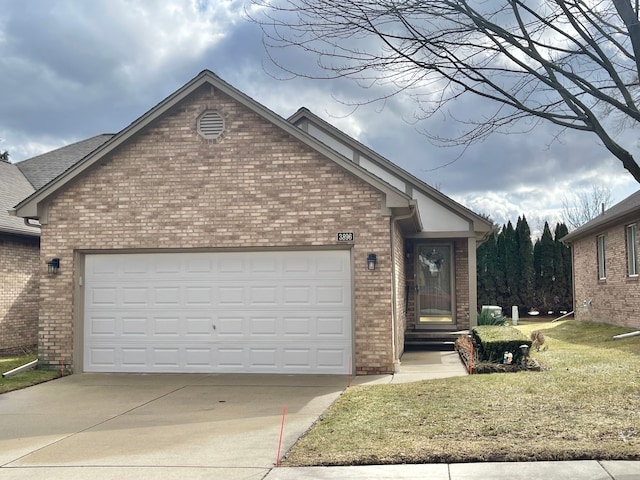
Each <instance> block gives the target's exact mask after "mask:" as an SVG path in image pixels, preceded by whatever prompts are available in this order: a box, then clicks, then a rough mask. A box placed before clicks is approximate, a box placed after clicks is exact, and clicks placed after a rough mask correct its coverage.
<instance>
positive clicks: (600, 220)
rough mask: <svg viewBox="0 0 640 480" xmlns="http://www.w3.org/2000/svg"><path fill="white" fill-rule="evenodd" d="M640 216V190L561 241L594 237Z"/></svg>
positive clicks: (568, 241) (566, 241) (567, 241)
mask: <svg viewBox="0 0 640 480" xmlns="http://www.w3.org/2000/svg"><path fill="white" fill-rule="evenodd" d="M639 214H640V190H638V191H637V192H636V193H633V194H631V195H629V196H628V197H627V198H625V199H624V200H622V201H621V202H618V203H616V204H615V205H614V206H613V207H611V208H609V209H608V210H605V212H604V213H602V214H600V215H598V216H597V217H596V218H594V219H592V220H589V221H588V222H587V223H585V224H584V225H582V226H581V227H578V228H576V229H575V230H574V231H573V232H571V233H569V234H568V235H565V236H564V237H562V238H561V239H560V240H561V241H563V242H564V243H571V242H573V241H575V240H577V239H579V238H582V237H584V236H586V235H594V234H597V233H600V232H601V231H603V230H606V229H607V228H608V227H611V226H612V225H616V224H619V223H622V222H624V221H625V220H627V219H628V218H629V217H633V218H637V217H638V215H639Z"/></svg>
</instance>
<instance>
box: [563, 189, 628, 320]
mask: <svg viewBox="0 0 640 480" xmlns="http://www.w3.org/2000/svg"><path fill="white" fill-rule="evenodd" d="M638 227H640V191H638V192H636V193H634V194H633V195H631V196H629V197H627V198H626V199H624V200H623V201H621V202H620V203H618V204H616V205H614V206H613V207H611V208H610V209H608V210H606V211H605V212H604V213H603V214H601V215H599V216H598V217H596V218H594V219H593V220H591V221H589V222H587V223H586V224H585V225H583V226H582V227H580V228H578V229H576V230H574V231H573V232H571V233H569V234H568V235H566V236H565V237H564V238H563V239H562V241H563V242H564V243H567V244H570V245H571V251H572V256H573V298H574V299H575V307H574V312H575V313H574V314H575V318H576V319H577V320H585V321H594V322H604V323H611V324H615V325H620V326H624V327H629V328H635V329H640V317H639V316H638V311H640V285H639V284H638V279H639V277H638V274H639V273H640V271H639V266H638V234H639V230H638Z"/></svg>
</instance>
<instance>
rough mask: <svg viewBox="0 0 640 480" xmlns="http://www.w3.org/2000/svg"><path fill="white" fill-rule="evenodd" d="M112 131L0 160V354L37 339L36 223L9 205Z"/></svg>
mask: <svg viewBox="0 0 640 480" xmlns="http://www.w3.org/2000/svg"><path fill="white" fill-rule="evenodd" d="M109 138H111V135H98V136H96V137H93V138H90V139H87V140H84V141H82V142H78V143H74V144H71V145H67V146H66V147H62V148H59V149H57V150H54V151H52V152H49V153H46V154H43V155H38V156H37V157H33V158H31V159H29V160H24V161H22V162H18V163H16V164H13V163H9V162H8V161H6V162H5V161H0V285H1V289H0V355H4V354H13V353H20V352H23V351H30V350H33V349H34V348H35V346H36V345H37V343H38V311H39V283H40V271H41V265H42V264H41V263H40V228H39V224H38V223H37V222H25V220H24V219H22V218H17V217H15V216H11V215H9V210H11V209H13V207H14V206H15V205H16V204H17V203H18V202H20V201H21V200H23V199H24V198H25V197H27V196H29V195H31V194H32V193H33V192H34V191H35V190H37V189H39V188H41V187H43V186H44V185H45V184H47V183H48V182H49V181H50V180H52V179H53V178H55V177H56V176H58V175H59V174H61V173H62V172H64V171H65V170H66V169H67V168H68V167H69V166H71V165H73V164H74V163H76V162H78V161H79V160H80V159H82V158H83V157H84V156H85V155H87V154H88V153H89V152H91V151H92V150H94V149H95V148H96V147H97V146H98V145H100V144H102V143H104V142H105V141H106V140H108V139H109Z"/></svg>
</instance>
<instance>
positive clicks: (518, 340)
mask: <svg viewBox="0 0 640 480" xmlns="http://www.w3.org/2000/svg"><path fill="white" fill-rule="evenodd" d="M471 332H472V334H473V339H474V341H475V343H476V344H477V345H480V354H481V356H482V361H485V362H496V363H502V359H503V356H504V353H505V352H511V353H512V354H513V360H512V363H515V364H518V363H520V362H521V361H522V351H521V350H520V345H528V346H529V348H531V340H529V339H528V338H527V337H526V336H525V334H524V333H522V332H521V331H520V330H518V329H516V328H513V327H508V326H492V325H482V326H478V327H474V328H473V330H472V331H471Z"/></svg>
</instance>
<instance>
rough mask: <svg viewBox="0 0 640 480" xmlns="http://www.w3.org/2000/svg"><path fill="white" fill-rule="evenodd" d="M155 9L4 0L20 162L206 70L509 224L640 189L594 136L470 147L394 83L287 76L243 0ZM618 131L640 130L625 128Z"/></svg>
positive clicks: (2, 115) (127, 113) (6, 95)
mask: <svg viewBox="0 0 640 480" xmlns="http://www.w3.org/2000/svg"><path fill="white" fill-rule="evenodd" d="M158 5H159V4H158V3H157V2H153V1H139V2H135V3H131V2H126V1H124V0H108V1H105V0H101V1H98V0H93V1H91V2H76V1H71V0H58V1H56V2H49V1H45V0H33V1H29V2H14V1H9V0H0V68H1V69H2V72H3V75H2V76H0V92H1V93H0V139H2V143H0V150H5V149H6V150H9V151H10V153H11V154H12V158H13V159H14V160H21V159H24V158H28V157H30V156H33V155H36V154H39V153H42V152H43V151H46V150H49V149H52V148H57V147H59V146H61V145H63V144H66V143H69V142H72V141H77V140H80V139H83V138H87V137H90V136H93V135H96V134H99V133H107V132H110V133H113V132H117V131H119V130H120V129H122V128H124V127H125V126H127V125H128V124H129V123H130V122H132V121H133V120H135V119H136V118H137V117H138V116H140V115H142V114H143V113H144V112H145V111H147V110H148V109H150V108H152V107H153V106H154V105H155V104H157V103H158V102H159V101H161V100H162V99H163V98H165V97H166V96H167V95H169V94H170V93H172V92H173V91H174V90H176V89H177V88H179V87H180V86H182V85H183V84H184V83H185V82H187V81H188V80H189V79H191V78H193V77H194V76H195V75H197V73H198V72H200V71H201V70H203V69H205V68H207V69H211V70H213V71H214V72H216V73H217V74H219V75H220V76H221V77H222V78H223V79H225V80H226V81H228V82H229V83H231V84H232V85H234V86H236V87H237V88H239V89H240V90H242V91H244V92H245V93H247V94H248V95H250V96H251V97H253V98H254V99H255V100H257V101H259V102H261V103H263V104H264V105H266V106H267V107H269V108H271V109H272V110H274V111H275V112H276V113H278V114H280V115H282V116H285V117H286V116H288V115H291V114H292V113H293V112H295V110H297V109H298V108H299V107H301V106H306V107H308V108H309V109H311V110H312V111H314V112H315V113H316V114H318V115H320V116H321V117H323V118H325V119H326V120H328V121H329V122H330V123H332V124H334V125H335V126H337V127H338V128H341V129H342V130H344V131H345V132H347V133H348V134H350V135H352V136H354V137H355V138H357V139H358V140H360V141H362V142H363V143H365V144H366V145H368V146H370V147H371V148H373V149H374V150H376V151H378V152H379V153H380V154H382V155H384V156H385V157H387V158H388V159H389V160H391V161H393V162H395V163H397V164H398V165H400V166H401V167H403V168H405V169H406V170H408V171H409V172H410V173H412V174H414V175H415V176H417V177H419V178H420V179H422V180H424V181H426V182H427V183H429V184H431V185H434V186H438V187H439V188H441V190H442V191H443V193H445V194H448V195H450V196H452V197H453V198H455V199H456V200H458V201H461V202H462V203H464V204H466V205H467V206H469V207H471V208H473V209H475V210H477V211H480V212H483V213H487V214H490V215H492V217H493V218H494V219H495V220H496V221H498V222H499V223H505V222H506V221H507V220H508V219H511V220H512V221H515V220H516V218H517V216H518V215H520V214H522V213H525V214H526V215H527V218H530V219H532V218H536V217H540V218H544V217H547V218H549V219H550V220H552V221H553V219H552V218H553V217H555V216H557V215H558V210H559V208H560V207H561V200H562V197H563V195H567V196H570V195H572V194H573V192H575V191H579V190H580V189H586V190H588V189H590V187H591V185H592V184H593V183H596V182H600V183H602V184H605V185H606V186H609V187H610V188H611V189H612V191H613V192H614V196H615V197H616V199H617V200H621V199H622V198H623V197H624V196H626V195H628V194H630V193H632V192H633V191H635V190H636V189H637V184H636V183H635V182H634V181H632V179H631V177H630V175H628V174H627V173H626V172H625V171H624V170H623V169H622V166H621V164H620V162H619V161H617V160H615V159H613V158H612V156H611V155H610V154H608V152H607V151H606V150H605V149H604V147H602V146H601V145H598V143H597V141H596V140H595V137H594V136H592V135H589V134H582V133H579V132H570V131H566V132H559V131H558V130H557V129H555V128H554V127H553V126H551V125H549V124H544V123H542V124H540V125H538V126H537V127H536V128H535V129H533V130H532V131H530V132H527V133H522V134H515V133H513V134H502V135H501V134H496V135H493V136H491V137H489V138H488V139H486V140H485V141H484V142H482V143H478V144H475V145H473V146H471V147H469V148H468V149H466V150H464V151H463V150H462V149H460V148H453V147H452V148H445V147H436V146H433V145H432V144H431V143H430V142H429V141H428V139H427V138H426V137H425V135H424V134H422V133H421V132H422V131H423V130H424V129H426V130H429V131H430V132H431V133H438V134H442V135H445V134H451V133H455V132H457V131H458V129H459V128H460V125H459V124H456V123H455V122H453V121H452V120H451V119H449V118H446V116H444V115H441V114H436V115H434V116H432V117H431V118H428V119H426V120H424V121H421V122H418V123H416V122H415V111H416V104H415V102H414V101H413V100H412V99H411V98H409V97H407V96H406V95H402V94H401V95H398V96H393V97H391V98H388V99H387V100H386V101H378V102H375V101H374V102H372V103H368V102H369V101H371V100H375V99H377V98H381V97H384V96H385V95H386V94H388V93H389V87H388V86H383V85H368V86H366V87H368V88H365V86H363V85H359V84H358V83H356V82H353V81H348V80H344V79H341V80H313V79H306V78H293V79H290V80H287V81H284V80H279V79H278V78H282V77H283V74H282V73H278V71H277V69H275V68H274V67H273V65H271V64H270V63H269V60H268V58H267V56H266V54H265V51H264V49H263V46H262V42H261V32H260V29H259V28H258V27H257V26H256V25H255V24H253V23H250V22H248V21H246V20H245V19H243V18H242V4H241V2H235V1H229V2H208V3H207V2H186V1H182V0H166V1H165V2H162V7H158ZM287 55H289V57H288V61H289V62H293V63H295V64H296V65H299V66H301V67H303V68H309V70H310V71H311V69H312V68H313V67H314V62H315V59H313V58H310V57H308V56H306V55H305V54H304V53H303V52H300V51H289V52H287ZM274 77H275V78H274ZM357 104H361V105H360V106H358V107H357V108H355V106H354V105H357ZM487 108H488V107H487V105H486V104H485V103H484V102H483V101H481V100H480V99H479V98H475V97H464V98H463V99H461V100H460V101H458V102H457V103H456V105H455V114H456V116H461V115H462V114H463V113H465V114H468V115H469V116H474V115H477V114H482V112H483V111H485V110H486V109H487ZM519 127H520V130H526V127H527V125H520V126H519ZM621 135H628V136H629V138H632V137H633V136H637V135H636V132H634V131H627V130H624V131H621ZM634 153H637V152H634ZM458 157H459V158H458ZM454 160H455V161H454ZM447 164H449V165H448V166H446V167H443V168H439V167H441V166H443V165H447Z"/></svg>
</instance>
